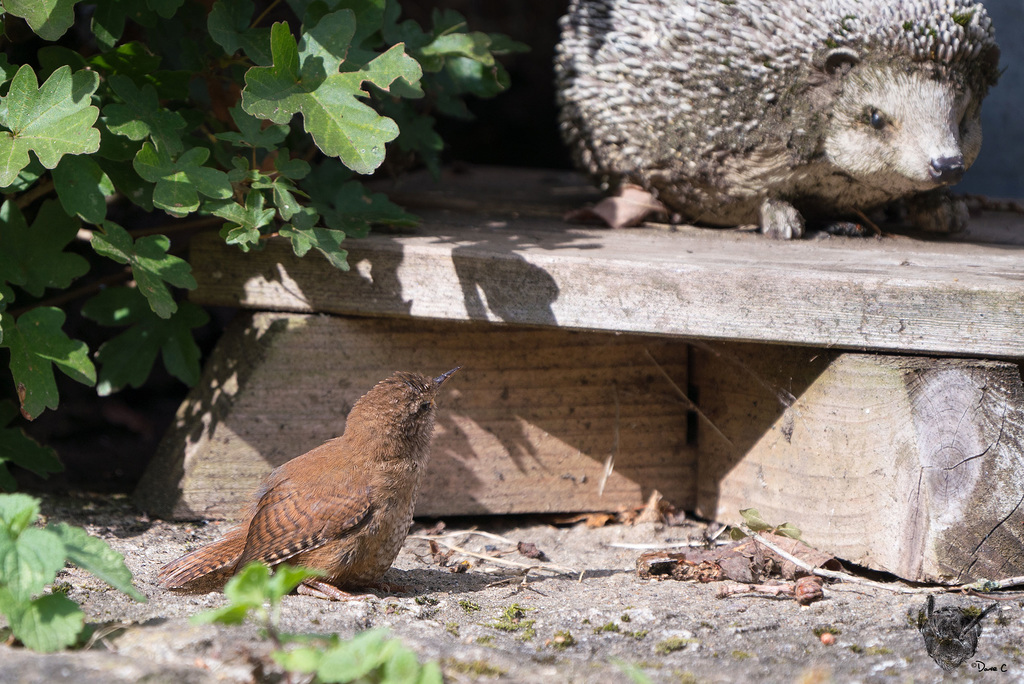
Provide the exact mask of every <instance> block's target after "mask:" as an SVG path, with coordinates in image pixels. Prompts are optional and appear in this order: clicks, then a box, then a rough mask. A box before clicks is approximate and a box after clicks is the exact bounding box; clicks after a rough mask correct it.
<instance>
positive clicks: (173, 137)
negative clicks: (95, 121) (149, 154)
mask: <svg viewBox="0 0 1024 684" xmlns="http://www.w3.org/2000/svg"><path fill="white" fill-rule="evenodd" d="M109 82H110V87H111V88H112V89H113V91H114V93H115V94H117V96H118V97H120V98H121V99H122V100H124V104H117V103H115V104H110V105H107V106H106V107H104V108H103V116H104V117H106V124H107V127H108V128H109V129H110V132H111V133H115V134H117V135H123V136H124V137H126V138H128V139H129V140H136V141H138V140H143V139H144V138H146V137H147V136H148V137H149V138H151V139H152V140H153V143H154V144H155V145H156V147H157V149H158V150H162V151H164V152H167V153H168V154H171V155H175V154H178V153H179V152H181V150H182V149H183V147H184V146H183V145H182V142H181V131H182V130H183V129H184V128H185V125H186V124H185V119H184V118H183V117H182V116H181V114H178V113H177V112H172V111H170V110H168V109H164V108H163V107H161V106H160V103H159V101H158V100H157V95H156V88H154V87H153V86H151V85H150V84H148V83H147V84H145V85H143V86H142V88H141V89H139V88H138V87H137V86H136V85H135V83H134V82H133V81H132V79H130V78H128V77H127V76H121V75H120V74H114V75H113V76H111V77H110V79H109Z"/></svg>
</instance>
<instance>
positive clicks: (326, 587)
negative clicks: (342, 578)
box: [295, 578, 370, 601]
mask: <svg viewBox="0 0 1024 684" xmlns="http://www.w3.org/2000/svg"><path fill="white" fill-rule="evenodd" d="M295 593H297V594H302V595H304V596H314V597H316V598H319V599H326V600H328V601H355V600H356V599H364V598H369V597H370V595H369V594H350V593H348V592H347V591H343V590H341V589H339V588H338V587H336V586H334V585H333V584H330V583H328V582H324V581H323V580H318V579H316V578H310V579H308V580H306V581H305V582H303V583H302V584H300V585H299V586H298V587H296V588H295Z"/></svg>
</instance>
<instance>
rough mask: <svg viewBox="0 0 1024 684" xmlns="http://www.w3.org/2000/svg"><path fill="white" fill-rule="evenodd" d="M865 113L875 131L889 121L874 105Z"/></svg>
mask: <svg viewBox="0 0 1024 684" xmlns="http://www.w3.org/2000/svg"><path fill="white" fill-rule="evenodd" d="M867 114H868V116H867V119H868V123H869V124H871V127H872V128H874V129H875V130H876V131H880V130H882V129H883V128H885V125H886V124H887V123H889V120H888V119H887V118H886V116H885V114H883V113H882V112H880V111H878V110H877V109H875V108H874V107H872V108H871V109H870V110H868V112H867Z"/></svg>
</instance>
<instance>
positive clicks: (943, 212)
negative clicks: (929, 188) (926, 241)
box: [906, 189, 968, 233]
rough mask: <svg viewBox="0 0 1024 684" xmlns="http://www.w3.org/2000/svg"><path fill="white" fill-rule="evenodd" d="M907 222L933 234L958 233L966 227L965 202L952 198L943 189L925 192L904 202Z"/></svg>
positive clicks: (966, 213)
mask: <svg viewBox="0 0 1024 684" xmlns="http://www.w3.org/2000/svg"><path fill="white" fill-rule="evenodd" d="M906 207H907V220H908V221H909V222H910V223H911V224H912V225H913V226H914V227H915V228H920V229H921V230H927V231H930V232H933V233H959V232H960V231H962V230H963V229H964V228H966V227H967V220H968V212H967V202H965V201H964V200H962V199H959V198H954V197H952V196H951V195H950V194H949V192H948V191H946V190H945V189H943V190H937V191H935V192H926V193H923V194H920V195H916V196H914V197H910V198H908V199H907V200H906Z"/></svg>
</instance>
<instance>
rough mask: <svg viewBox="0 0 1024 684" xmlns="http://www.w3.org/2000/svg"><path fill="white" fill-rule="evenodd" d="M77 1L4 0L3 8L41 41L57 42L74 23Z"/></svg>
mask: <svg viewBox="0 0 1024 684" xmlns="http://www.w3.org/2000/svg"><path fill="white" fill-rule="evenodd" d="M78 1H79V0H4V3H3V8H4V9H5V10H7V11H8V12H10V13H11V14H13V15H14V16H16V17H21V18H22V19H24V20H25V22H26V23H27V24H28V25H29V28H31V29H32V30H33V31H35V34H36V35H37V36H39V37H40V38H42V39H43V40H57V39H58V38H60V37H61V36H63V35H64V32H65V31H67V30H68V29H69V28H71V25H72V24H74V23H75V3H77V2H78Z"/></svg>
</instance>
